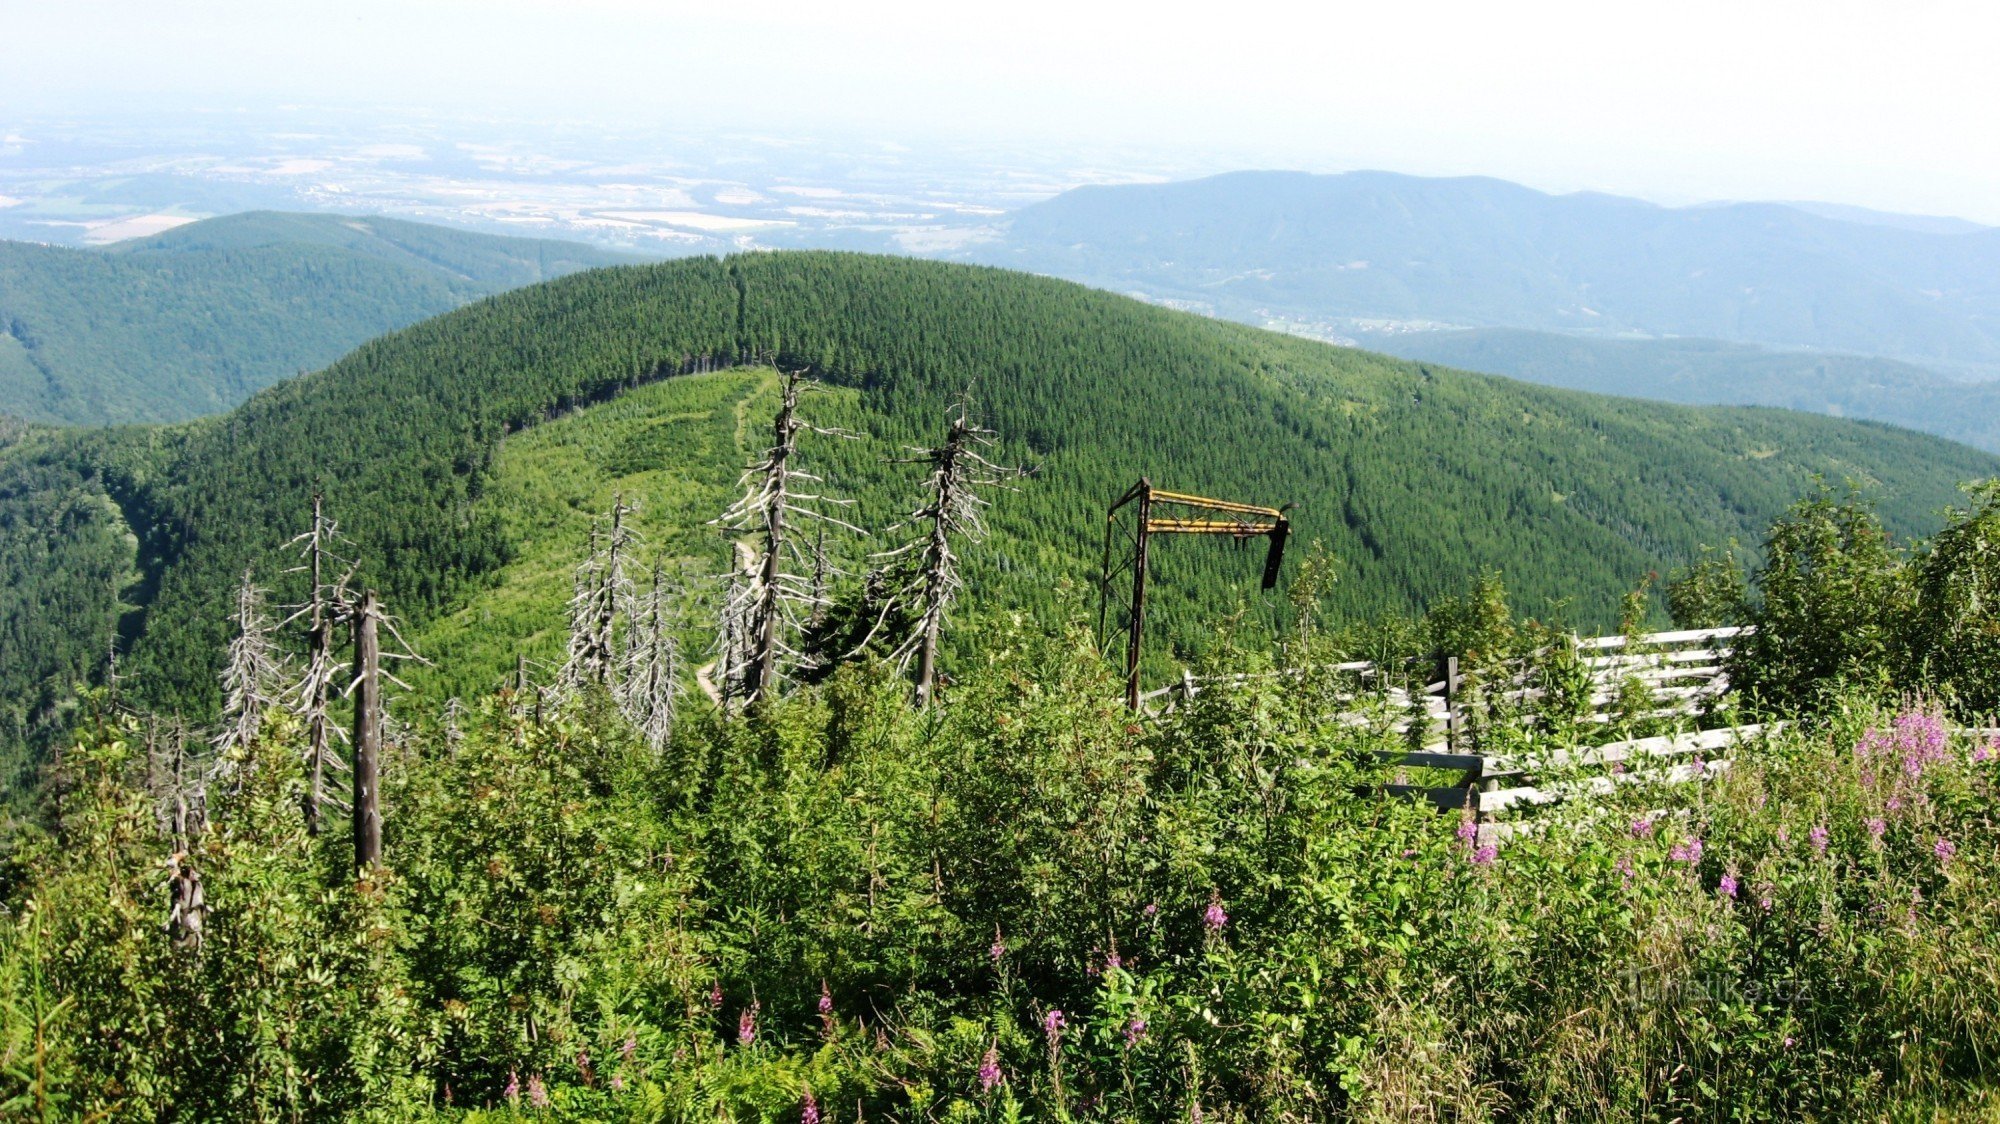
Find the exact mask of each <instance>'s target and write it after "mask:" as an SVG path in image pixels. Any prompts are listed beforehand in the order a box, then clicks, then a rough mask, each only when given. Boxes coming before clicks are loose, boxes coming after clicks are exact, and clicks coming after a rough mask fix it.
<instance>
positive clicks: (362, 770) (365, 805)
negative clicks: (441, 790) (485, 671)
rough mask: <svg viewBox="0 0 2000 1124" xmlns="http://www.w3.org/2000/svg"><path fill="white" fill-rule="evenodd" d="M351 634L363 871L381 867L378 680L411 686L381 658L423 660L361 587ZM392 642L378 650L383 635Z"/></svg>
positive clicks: (356, 824) (355, 817) (359, 865)
mask: <svg viewBox="0 0 2000 1124" xmlns="http://www.w3.org/2000/svg"><path fill="white" fill-rule="evenodd" d="M347 616H348V623H349V624H350V625H351V626H352V629H353V638H354V678H353V680H352V681H351V682H349V683H348V685H347V690H346V691H345V692H343V694H344V695H350V696H352V697H353V699H354V766H353V778H354V796H353V800H352V803H351V806H350V810H349V811H350V818H351V823H352V830H353V836H354V866H355V869H356V870H362V871H366V870H369V869H372V868H374V867H379V866H381V865H382V790H381V784H382V733H383V729H384V725H385V718H384V710H383V698H382V682H383V680H387V681H389V682H391V683H394V684H395V685H396V686H398V687H401V688H403V689H404V690H406V691H407V690H409V689H410V686H409V684H407V683H405V682H403V681H402V680H401V679H398V678H397V677H396V676H394V675H392V674H390V673H389V672H387V671H384V670H383V669H382V661H383V660H384V659H401V660H415V661H417V662H419V663H422V662H425V661H424V660H423V658H422V657H421V656H418V655H417V654H416V653H415V652H413V651H412V650H411V649H410V646H409V644H408V642H406V641H405V640H404V639H403V636H402V633H400V632H398V631H397V630H396V624H395V622H394V621H393V620H391V619H390V617H389V615H388V614H387V613H385V612H383V611H382V599H381V597H380V596H379V595H378V594H377V593H376V592H375V591H374V590H372V589H369V590H364V591H363V592H362V594H361V596H360V597H359V598H357V599H356V600H355V602H354V607H353V610H352V611H351V612H349V613H348V615H347ZM383 632H387V633H388V634H389V636H390V638H391V639H392V640H393V641H394V642H395V644H396V649H395V650H394V651H386V652H385V651H383V650H382V633H383Z"/></svg>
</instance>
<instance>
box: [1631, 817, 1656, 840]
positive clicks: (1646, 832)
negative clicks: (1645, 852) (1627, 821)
mask: <svg viewBox="0 0 2000 1124" xmlns="http://www.w3.org/2000/svg"><path fill="white" fill-rule="evenodd" d="M1652 837H1653V817H1651V816H1640V817H1639V818H1638V819H1636V820H1633V821H1632V838H1634V839H1651V838H1652Z"/></svg>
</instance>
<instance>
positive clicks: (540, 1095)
mask: <svg viewBox="0 0 2000 1124" xmlns="http://www.w3.org/2000/svg"><path fill="white" fill-rule="evenodd" d="M528 1103H529V1104H531V1105H534V1106H535V1107H536V1108H547V1107H549V1090H548V1087H547V1086H545V1085H543V1084H542V1075H541V1074H539V1073H537V1074H534V1075H533V1076H531V1077H529V1078H528Z"/></svg>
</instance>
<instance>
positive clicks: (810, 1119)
mask: <svg viewBox="0 0 2000 1124" xmlns="http://www.w3.org/2000/svg"><path fill="white" fill-rule="evenodd" d="M799 1124H819V1101H817V1100H815V1099H814V1098H813V1091H812V1086H810V1085H808V1086H806V1103H805V1105H804V1107H802V1108H800V1109H799Z"/></svg>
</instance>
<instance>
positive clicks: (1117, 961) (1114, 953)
mask: <svg viewBox="0 0 2000 1124" xmlns="http://www.w3.org/2000/svg"><path fill="white" fill-rule="evenodd" d="M1124 966H1125V958H1124V957H1122V956H1120V955H1118V950H1117V949H1115V948H1114V949H1112V950H1111V952H1110V953H1109V954H1108V955H1107V956H1105V958H1104V972H1105V974H1106V975H1109V974H1111V973H1112V972H1115V971H1117V970H1118V969H1120V968H1123V967H1124Z"/></svg>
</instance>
